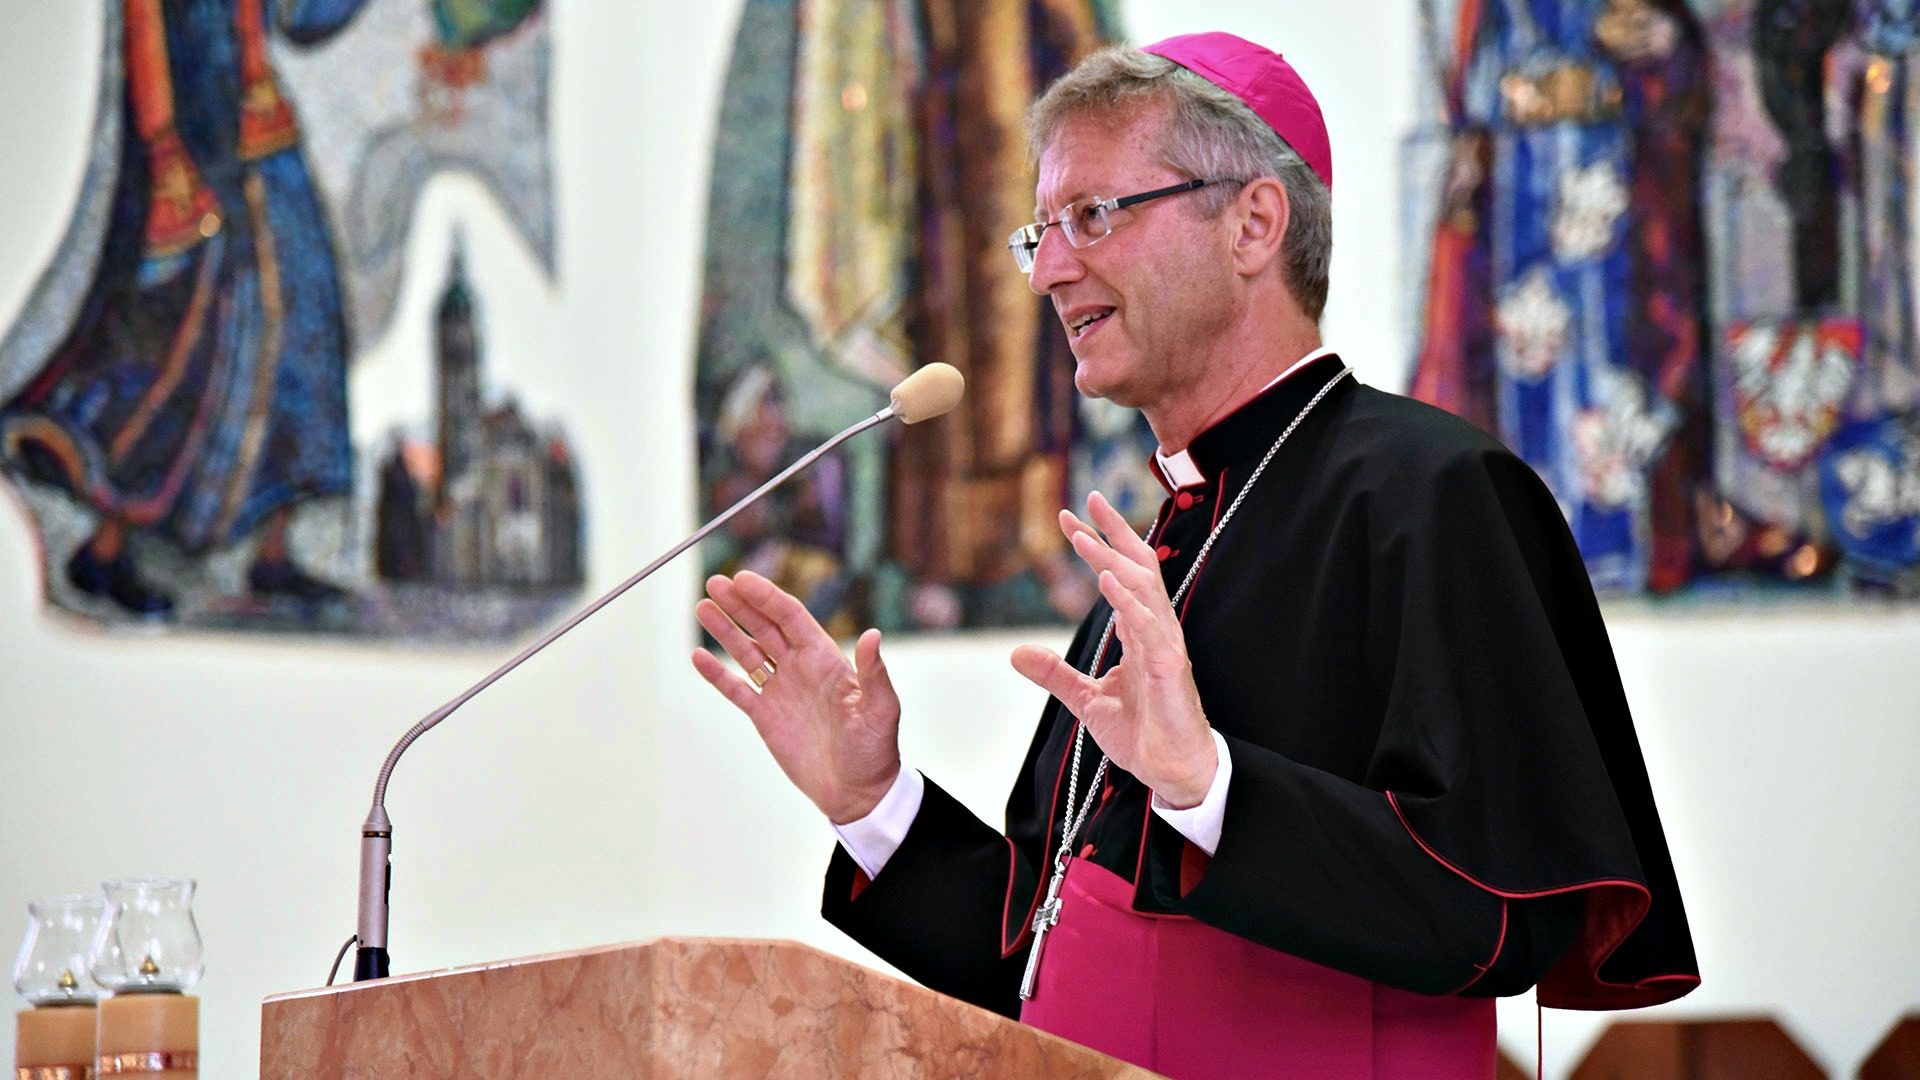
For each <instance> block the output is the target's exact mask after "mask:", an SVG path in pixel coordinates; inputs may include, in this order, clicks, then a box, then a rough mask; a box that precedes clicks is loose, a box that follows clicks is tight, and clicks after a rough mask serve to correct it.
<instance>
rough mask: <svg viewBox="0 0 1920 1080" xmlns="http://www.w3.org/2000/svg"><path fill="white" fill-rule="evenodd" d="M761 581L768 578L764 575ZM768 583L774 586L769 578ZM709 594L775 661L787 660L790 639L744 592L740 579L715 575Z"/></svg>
mask: <svg viewBox="0 0 1920 1080" xmlns="http://www.w3.org/2000/svg"><path fill="white" fill-rule="evenodd" d="M745 576H746V575H745V574H741V575H740V577H745ZM754 576H755V577H758V576H759V575H757V574H756V575H754ZM760 580H762V581H766V579H765V578H761V579H760ZM767 584H768V585H769V586H772V585H773V583H772V582H770V581H769V582H767ZM776 591H777V588H776ZM707 595H708V596H710V597H712V598H713V601H714V603H716V604H718V605H719V606H720V610H721V611H723V612H725V613H726V616H727V617H728V618H729V619H732V620H733V621H734V622H735V623H736V624H738V625H739V627H740V629H742V630H745V631H746V632H747V635H748V636H750V637H752V638H753V640H754V642H755V643H756V644H758V645H759V646H760V648H761V649H762V650H763V651H764V652H765V653H766V654H767V655H768V656H770V657H772V658H773V660H774V662H775V663H778V662H780V661H782V660H785V659H786V658H787V656H788V654H790V653H791V652H792V651H793V648H792V644H791V643H790V642H788V641H787V639H786V636H785V635H783V634H781V633H780V627H779V626H777V625H775V623H774V621H773V620H772V619H770V618H768V617H767V614H766V612H764V611H761V610H760V608H759V607H757V606H756V605H754V604H753V603H752V602H750V601H749V600H748V599H747V598H746V597H745V596H744V595H742V594H741V591H740V583H739V581H738V579H737V578H729V577H726V576H725V575H722V574H715V575H714V576H712V577H710V578H708V579H707Z"/></svg>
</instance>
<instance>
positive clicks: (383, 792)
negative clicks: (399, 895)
mask: <svg viewBox="0 0 1920 1080" xmlns="http://www.w3.org/2000/svg"><path fill="white" fill-rule="evenodd" d="M957 395H958V391H957V390H956V391H955V396H956V397H957ZM949 407H950V406H949ZM941 411H945V410H944V409H942V410H941ZM896 416H900V417H902V418H903V419H906V420H908V421H909V422H912V421H913V420H915V419H919V417H916V416H913V415H911V412H910V411H903V409H902V406H901V401H900V399H899V398H898V397H896V399H895V400H894V401H893V402H892V403H891V404H889V405H888V406H887V407H886V408H884V409H881V410H880V411H879V412H877V413H874V414H873V415H872V416H869V417H867V418H866V419H865V420H862V421H860V422H859V423H857V424H854V425H853V426H852V427H849V428H847V429H846V430H845V431H842V432H841V433H840V434H838V435H835V436H834V437H833V438H831V439H828V440H827V441H826V442H824V443H821V444H820V445H819V446H818V447H816V448H814V449H813V450H812V451H811V452H809V453H808V454H807V455H806V456H805V457H803V458H801V459H800V460H799V461H796V462H794V463H793V464H792V465H789V466H787V468H786V469H784V470H782V471H781V472H780V474H779V475H778V476H775V477H774V478H773V479H771V480H769V481H767V482H766V483H764V484H761V485H760V486H759V487H757V488H755V489H754V490H753V491H752V493H750V494H749V495H747V496H746V497H745V498H743V499H741V500H740V501H739V502H737V503H734V504H733V505H732V506H730V507H728V508H727V509H726V510H725V511H723V512H722V513H721V514H720V516H718V517H716V518H714V519H713V520H712V521H709V522H707V523H706V524H705V525H702V526H701V527H700V529H699V531H697V532H695V533H694V534H693V535H692V536H689V537H687V538H686V539H685V540H682V541H680V542H679V543H678V544H675V545H674V546H673V547H672V548H671V549H670V550H668V551H667V553H666V554H664V555H662V556H660V557H659V558H657V559H655V560H653V561H652V562H650V563H648V564H647V565H646V567H645V568H643V569H642V570H641V571H640V572H639V573H637V574H635V575H633V576H632V577H630V578H628V579H627V580H625V581H623V582H621V583H620V584H618V585H616V586H614V587H613V589H612V590H610V591H609V592H608V593H607V594H606V595H604V596H602V597H600V599H598V600H595V601H594V602H593V603H591V604H588V605H587V606H586V607H584V608H582V609H580V611H579V612H578V613H577V614H575V615H574V616H573V617H572V618H570V619H568V620H567V621H566V622H564V623H561V624H560V625H559V626H557V627H555V628H554V629H553V630H551V631H549V632H548V633H547V635H546V636H545V637H543V638H541V639H540V640H539V641H536V642H534V643H533V644H531V645H529V646H527V647H526V648H525V649H522V650H520V654H519V655H518V656H515V657H514V658H513V659H511V660H509V661H507V662H506V663H504V664H502V665H500V666H499V667H498V668H495V669H494V670H493V672H492V673H491V674H489V675H488V676H487V677H486V678H484V679H481V680H480V681H479V682H477V683H474V684H473V685H472V686H470V687H468V688H467V689H466V690H465V691H463V692H462V693H461V694H460V696H458V697H456V698H454V699H453V700H452V701H449V702H447V703H446V704H445V705H442V706H440V707H439V708H437V709H435V710H433V711H432V712H430V713H428V714H427V715H426V716H425V717H424V718H423V719H422V720H421V721H420V722H419V723H417V724H415V725H413V727H412V728H411V729H409V730H408V731H407V733H406V734H405V735H402V736H401V737H400V741H399V742H397V743H395V744H394V745H393V749H392V750H391V751H390V752H388V754H387V760H386V762H385V764H383V765H381V766H380V778H379V779H378V780H376V781H375V782H374V785H373V808H372V809H371V810H369V811H368V812H367V820H366V821H365V822H363V823H362V824H361V826H360V917H359V930H358V933H359V936H360V943H359V949H358V950H357V951H356V952H355V953H354V960H353V978H354V981H355V982H362V981H365V980H367V979H384V978H386V977H387V974H388V970H389V962H388V956H387V904H388V899H389V897H390V895H391V892H392V888H393V868H392V864H391V863H390V862H389V861H388V859H389V856H390V855H391V854H392V852H393V823H392V822H391V821H390V820H388V818H387V806H386V802H387V781H388V779H390V778H391V777H392V776H393V767H394V766H395V765H397V764H399V762H400V755H402V754H404V753H406V752H407V747H409V746H412V745H413V743H414V740H416V739H418V738H420V736H422V735H425V734H426V733H427V732H429V731H431V730H433V727H434V725H436V724H438V723H439V722H440V721H442V720H445V719H446V718H447V717H449V716H451V715H453V712H454V710H456V709H458V708H459V707H460V706H462V705H465V704H466V703H467V702H468V701H471V700H472V699H473V696H474V695H475V694H478V693H479V692H480V691H482V690H485V689H486V688H487V687H489V686H492V685H493V684H494V683H495V682H497V681H498V680H499V679H500V677H501V676H503V675H505V674H506V673H507V672H509V671H512V670H513V669H514V668H517V667H519V666H520V665H521V664H523V663H525V662H526V661H527V660H529V659H531V658H532V657H533V655H534V654H535V653H537V652H539V651H540V650H541V649H544V648H546V647H547V646H549V645H551V644H553V643H554V642H555V641H558V640H560V637H561V635H563V634H565V633H566V632H567V631H569V630H571V629H573V628H574V627H576V626H578V625H580V624H581V623H582V622H585V621H586V620H587V618H588V617H589V616H591V615H593V614H594V613H595V612H597V611H599V610H600V609H601V608H603V607H606V606H607V605H608V604H610V603H612V602H613V601H614V600H616V599H618V598H619V597H620V595H621V594H622V593H624V592H626V591H627V590H628V589H631V588H633V587H634V586H635V585H638V584H640V583H641V582H642V581H645V580H646V579H647V577H648V576H649V575H651V574H652V573H653V572H654V571H655V570H658V569H660V568H661V567H662V566H665V565H666V564H667V563H669V562H671V561H673V558H674V556H676V555H679V554H680V553H681V552H683V551H685V550H687V549H688V548H690V547H692V546H693V545H695V544H697V543H699V542H700V541H701V540H703V539H705V538H706V537H707V535H708V534H709V533H711V532H713V530H715V529H717V528H719V527H720V526H722V525H725V524H726V523H727V522H728V521H731V520H732V519H733V517H734V515H735V514H738V513H739V512H740V511H742V510H745V509H746V508H747V507H749V506H752V505H753V504H754V503H756V502H758V501H759V500H760V499H761V498H762V497H763V496H765V495H766V494H767V493H768V492H770V491H772V490H773V489H774V488H777V487H779V486H780V485H781V484H783V483H785V482H786V481H787V480H788V478H790V477H792V476H793V475H794V474H795V473H798V472H800V471H801V470H803V469H805V468H806V467H807V466H809V465H812V464H813V463H814V462H815V461H818V460H819V459H820V456H821V455H823V454H825V453H827V452H828V451H830V450H832V449H833V448H834V447H836V446H839V445H840V444H841V443H843V442H846V441H847V440H848V439H851V438H853V437H854V436H855V435H858V434H860V433H861V432H863V431H866V430H867V429H868V428H871V427H874V426H876V425H879V424H884V423H886V422H887V421H888V420H891V419H893V418H894V417H896Z"/></svg>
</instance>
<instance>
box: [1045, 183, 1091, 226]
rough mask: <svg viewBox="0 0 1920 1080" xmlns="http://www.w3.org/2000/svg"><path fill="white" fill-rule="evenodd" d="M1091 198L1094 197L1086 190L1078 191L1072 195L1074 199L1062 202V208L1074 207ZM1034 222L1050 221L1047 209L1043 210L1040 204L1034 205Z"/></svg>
mask: <svg viewBox="0 0 1920 1080" xmlns="http://www.w3.org/2000/svg"><path fill="white" fill-rule="evenodd" d="M1089 198H1092V196H1091V195H1089V194H1088V193H1087V192H1086V191H1084V190H1078V191H1075V192H1074V193H1073V195H1072V197H1071V198H1068V199H1066V200H1065V201H1063V202H1061V204H1060V205H1061V206H1072V205H1073V204H1074V203H1077V202H1080V201H1082V200H1084V199H1089ZM1033 220H1035V221H1046V220H1048V218H1047V212H1046V210H1045V209H1043V208H1042V207H1041V206H1040V204H1039V203H1034V204H1033Z"/></svg>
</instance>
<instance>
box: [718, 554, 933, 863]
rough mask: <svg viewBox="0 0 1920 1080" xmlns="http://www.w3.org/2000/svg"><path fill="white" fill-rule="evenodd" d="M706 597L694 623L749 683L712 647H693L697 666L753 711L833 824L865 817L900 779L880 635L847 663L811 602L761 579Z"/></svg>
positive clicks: (895, 716) (859, 646)
mask: <svg viewBox="0 0 1920 1080" xmlns="http://www.w3.org/2000/svg"><path fill="white" fill-rule="evenodd" d="M707 596H708V597H709V599H705V600H702V601H700V602H699V603H698V604H697V605H695V606H694V609H693V611H694V617H695V618H698V619H699V620H700V625H701V626H704V627H706V629H707V632H708V633H709V634H712V635H713V636H714V639H715V640H717V641H719V642H720V645H721V647H722V648H724V649H726V650H727V654H728V655H730V656H732V657H733V659H734V660H735V662H737V663H738V664H739V665H740V667H741V668H742V669H743V670H744V671H746V672H747V673H748V678H745V679H743V678H741V677H740V676H739V675H736V674H734V673H733V672H732V671H731V670H729V669H728V667H727V665H726V664H724V663H722V662H721V661H720V660H719V658H717V657H715V656H714V655H713V654H712V653H709V652H707V651H706V650H705V649H696V650H694V653H693V666H694V670H696V671H698V672H699V673H700V676H701V678H704V679H706V680H707V682H709V683H711V684H712V685H713V688H714V689H716V690H718V691H720V693H721V694H722V695H724V696H725V697H726V699H727V700H728V701H731V702H733V704H734V705H735V706H736V707H737V708H739V710H740V711H741V712H743V713H746V714H747V718H748V719H749V720H752V721H753V726H754V730H756V731H758V732H759V733H760V738H761V740H762V741H764V742H765V743H766V744H767V749H768V750H770V751H772V752H773V759H774V760H775V761H776V762H778V763H779V765H780V768H781V771H783V772H785V773H786V774H787V779H789V780H791V781H793V785H794V786H795V787H797V788H799V789H800V792H801V794H803V795H805V796H806V797H807V798H808V799H811V800H812V801H813V804H814V805H815V806H817V807H819V808H820V811H821V813H824V814H826V815H827V817H828V819H829V820H831V821H833V822H834V823H835V824H837V825H844V824H846V823H847V822H849V821H855V820H858V819H859V818H862V817H865V816H866V815H867V814H868V813H869V812H871V811H872V810H873V808H874V807H875V806H876V805H878V804H879V802H880V799H881V797H882V796H884V795H885V794H886V793H887V789H888V788H890V787H892V786H893V781H894V778H895V777H896V776H898V775H899V773H900V743H899V731H900V699H899V697H898V696H896V695H895V694H894V691H893V683H892V681H891V680H889V679H888V678H887V668H886V665H885V664H884V663H882V662H881V660H880V631H878V630H868V631H867V632H866V633H864V634H862V635H860V640H859V641H857V642H855V643H854V647H853V663H852V664H848V663H847V659H846V657H845V656H843V655H842V654H841V652H840V647H839V646H838V645H835V644H834V641H833V639H832V638H831V637H829V636H828V635H827V632H826V631H825V630H823V629H821V627H820V624H819V623H818V622H817V621H815V620H814V617H813V615H812V613H810V612H809V611H807V608H806V605H805V604H802V603H801V602H800V601H799V600H797V599H795V598H794V597H793V596H792V595H790V594H788V593H786V592H784V591H782V590H781V589H780V587H779V586H777V585H775V584H774V583H773V582H771V581H768V580H767V579H766V578H764V577H761V576H760V575H759V574H755V573H751V572H746V573H741V574H737V575H735V576H733V577H731V578H729V577H725V576H723V575H718V574H716V575H714V576H713V577H710V578H708V579H707ZM749 680H751V681H749Z"/></svg>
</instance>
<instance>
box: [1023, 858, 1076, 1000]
mask: <svg viewBox="0 0 1920 1080" xmlns="http://www.w3.org/2000/svg"><path fill="white" fill-rule="evenodd" d="M1066 879H1067V853H1066V852H1065V851H1062V852H1061V853H1060V858H1058V859H1056V860H1055V861H1054V864H1053V879H1052V880H1050V881H1048V882H1047V898H1046V899H1045V900H1043V901H1041V903H1040V907H1039V908H1038V909H1037V910H1035V911H1034V913H1033V948H1032V949H1031V950H1029V951H1028V952H1027V973H1026V974H1025V975H1024V976H1022V977H1021V979H1020V1000H1021V1001H1030V1000H1032V998H1033V987H1034V983H1035V982H1036V981H1037V980H1038V979H1039V977H1040V950H1041V948H1042V947H1044V946H1045V945H1046V943H1047V932H1048V931H1049V930H1052V929H1053V927H1054V924H1055V923H1058V922H1059V921H1060V885H1061V883H1062V882H1064V881H1065V880H1066Z"/></svg>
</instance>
